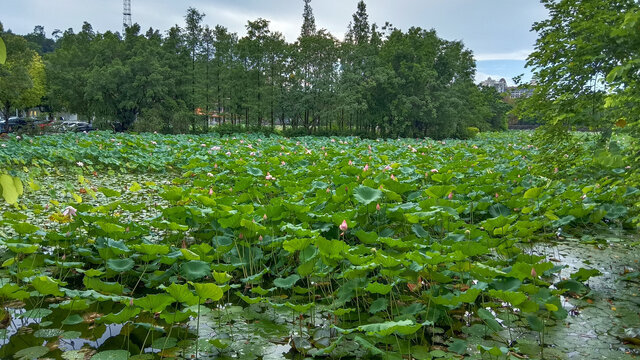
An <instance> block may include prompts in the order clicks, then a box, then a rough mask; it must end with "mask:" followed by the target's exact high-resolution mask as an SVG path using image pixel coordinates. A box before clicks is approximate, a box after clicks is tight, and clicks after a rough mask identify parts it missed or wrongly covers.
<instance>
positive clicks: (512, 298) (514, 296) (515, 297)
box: [489, 290, 527, 306]
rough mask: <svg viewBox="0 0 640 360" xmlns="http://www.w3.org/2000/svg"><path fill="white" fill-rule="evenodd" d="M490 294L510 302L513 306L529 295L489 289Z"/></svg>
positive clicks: (523, 300)
mask: <svg viewBox="0 0 640 360" xmlns="http://www.w3.org/2000/svg"><path fill="white" fill-rule="evenodd" d="M489 295H491V296H493V297H495V298H497V299H500V300H502V301H505V302H508V303H510V304H511V305H513V306H518V305H520V304H522V303H523V302H525V301H526V300H527V296H526V295H525V294H523V293H521V292H514V291H502V290H489Z"/></svg>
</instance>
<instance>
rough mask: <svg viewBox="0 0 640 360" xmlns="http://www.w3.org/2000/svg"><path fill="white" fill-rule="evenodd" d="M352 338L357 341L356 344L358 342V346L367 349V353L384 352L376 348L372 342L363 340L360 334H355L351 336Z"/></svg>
mask: <svg viewBox="0 0 640 360" xmlns="http://www.w3.org/2000/svg"><path fill="white" fill-rule="evenodd" d="M353 340H354V341H355V342H357V343H358V344H360V346H362V347H363V348H364V349H365V350H367V352H368V353H369V354H371V355H373V356H376V355H382V354H384V352H383V351H382V350H380V349H378V348H377V347H375V346H374V345H373V344H371V343H370V342H369V341H367V340H365V339H364V338H362V337H361V336H357V335H356V336H355V337H354V338H353Z"/></svg>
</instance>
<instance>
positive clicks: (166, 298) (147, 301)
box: [133, 294, 175, 313]
mask: <svg viewBox="0 0 640 360" xmlns="http://www.w3.org/2000/svg"><path fill="white" fill-rule="evenodd" d="M174 301H175V299H174V298H173V297H172V296H170V295H167V294H151V295H147V296H144V297H141V298H138V299H135V300H133V303H134V304H135V305H136V306H139V307H141V308H142V309H143V310H146V311H149V312H151V313H159V312H162V311H163V310H164V309H165V308H166V307H167V306H169V305H171V304H172V303H173V302H174Z"/></svg>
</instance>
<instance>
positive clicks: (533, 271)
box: [531, 267, 538, 278]
mask: <svg viewBox="0 0 640 360" xmlns="http://www.w3.org/2000/svg"><path fill="white" fill-rule="evenodd" d="M531 277H534V278H535V277H538V273H537V272H536V268H534V267H532V268H531Z"/></svg>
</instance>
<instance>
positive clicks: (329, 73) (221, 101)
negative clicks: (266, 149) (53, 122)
mask: <svg viewBox="0 0 640 360" xmlns="http://www.w3.org/2000/svg"><path fill="white" fill-rule="evenodd" d="M203 19H204V14H203V13H201V12H199V11H198V10H196V9H194V8H189V9H188V11H187V14H186V15H185V27H184V28H179V27H177V26H176V27H173V28H171V29H169V30H168V31H167V32H166V35H161V33H160V32H159V31H158V30H154V29H149V30H148V31H147V32H146V33H144V34H142V33H140V30H141V29H140V26H139V25H137V24H134V25H133V26H131V27H128V28H127V29H126V31H125V33H124V34H117V33H113V32H109V31H108V32H106V33H98V32H95V31H94V30H93V28H92V26H91V25H90V24H88V23H84V25H83V27H82V30H81V31H80V32H78V33H74V32H72V31H69V30H68V31H65V32H64V33H63V34H62V36H61V37H60V38H59V39H57V41H56V43H55V46H50V45H51V44H48V43H47V39H46V37H44V35H43V29H39V28H36V29H34V32H33V33H32V34H29V35H26V36H25V38H26V39H27V40H28V41H29V42H30V44H31V45H32V46H33V47H34V48H37V49H38V51H40V52H42V53H46V55H45V56H46V60H47V68H46V75H47V80H48V86H47V89H46V90H47V92H46V93H47V99H46V100H47V101H46V105H47V106H48V108H50V109H51V110H63V109H64V110H65V111H71V112H75V113H78V114H81V116H85V117H95V120H94V121H93V125H94V126H95V127H98V128H100V129H109V130H114V131H125V130H135V131H140V132H145V131H148V132H152V131H155V132H161V133H185V132H194V133H197V132H208V131H210V130H213V131H215V132H217V133H219V134H221V135H224V134H229V133H231V132H234V133H235V132H251V133H265V134H266V133H273V132H275V131H282V133H283V134H284V135H286V136H299V135H309V134H315V135H340V136H345V135H358V136H363V137H396V136H413V137H425V136H430V137H434V138H450V137H457V138H466V137H469V136H471V134H469V133H468V131H467V128H469V127H477V128H478V129H480V130H482V131H486V130H503V129H506V118H505V113H506V111H507V110H508V109H509V106H508V105H506V104H505V103H504V102H503V101H502V99H501V98H500V96H499V94H497V93H495V91H494V93H491V92H490V91H489V90H486V89H479V88H478V87H477V86H475V85H474V83H473V74H474V72H475V61H474V60H473V57H472V54H471V52H470V51H469V50H468V49H466V48H465V47H464V44H463V43H462V42H459V41H446V40H443V39H441V38H439V37H438V36H437V35H436V33H435V31H426V30H423V29H420V28H411V29H410V30H408V31H407V32H402V31H400V30H397V29H387V30H389V31H387V32H386V33H384V34H383V33H382V32H380V30H379V29H378V26H377V25H376V24H370V23H369V20H368V14H367V10H366V5H365V3H364V2H360V3H359V4H358V5H357V11H356V13H355V14H354V15H353V23H352V24H351V25H350V26H349V31H348V34H347V36H346V39H345V41H343V42H340V41H339V40H338V39H337V38H336V37H335V36H333V35H332V34H330V33H329V32H328V31H326V30H324V29H320V30H318V29H316V26H315V19H314V17H313V12H312V8H311V4H310V2H309V1H307V2H306V3H305V10H304V21H303V27H302V29H301V33H300V36H299V38H298V39H297V41H295V42H294V43H287V42H286V41H285V39H284V37H283V35H282V34H281V33H280V32H277V31H273V30H272V29H271V28H270V22H269V21H268V20H265V19H261V18H260V19H257V20H255V21H248V22H247V24H246V30H247V31H246V35H245V36H243V37H239V36H238V35H237V34H235V33H231V32H229V31H228V29H226V28H224V27H222V26H220V25H218V26H215V27H214V28H209V27H208V26H206V25H203ZM505 106H506V108H505ZM210 125H213V126H211V128H210Z"/></svg>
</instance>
